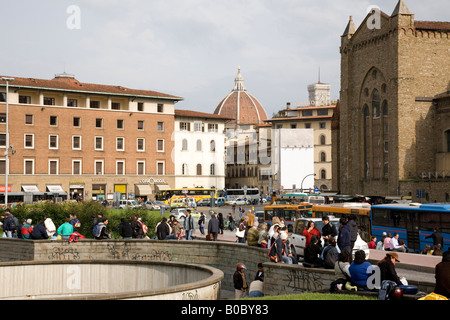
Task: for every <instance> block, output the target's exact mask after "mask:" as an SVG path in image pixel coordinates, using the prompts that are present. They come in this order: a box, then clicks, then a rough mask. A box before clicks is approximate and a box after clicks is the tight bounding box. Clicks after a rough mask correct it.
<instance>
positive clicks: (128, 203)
mask: <svg viewBox="0 0 450 320" xmlns="http://www.w3.org/2000/svg"><path fill="white" fill-rule="evenodd" d="M138 207H139V204H138V202H137V201H136V200H119V209H134V208H138Z"/></svg>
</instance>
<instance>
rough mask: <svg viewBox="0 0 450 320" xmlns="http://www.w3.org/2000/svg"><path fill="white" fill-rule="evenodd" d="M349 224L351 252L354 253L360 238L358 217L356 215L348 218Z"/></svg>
mask: <svg viewBox="0 0 450 320" xmlns="http://www.w3.org/2000/svg"><path fill="white" fill-rule="evenodd" d="M347 224H348V225H349V227H350V252H353V247H354V246H355V242H356V239H357V237H358V226H357V225H356V216H355V215H354V214H351V215H349V216H348V219H347Z"/></svg>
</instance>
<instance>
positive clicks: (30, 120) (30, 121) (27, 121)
mask: <svg viewBox="0 0 450 320" xmlns="http://www.w3.org/2000/svg"><path fill="white" fill-rule="evenodd" d="M25 124H28V125H32V124H33V115H32V114H26V115H25Z"/></svg>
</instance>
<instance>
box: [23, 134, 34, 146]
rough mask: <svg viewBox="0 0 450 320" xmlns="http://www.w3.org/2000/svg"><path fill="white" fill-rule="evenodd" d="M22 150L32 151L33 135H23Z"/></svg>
mask: <svg viewBox="0 0 450 320" xmlns="http://www.w3.org/2000/svg"><path fill="white" fill-rule="evenodd" d="M24 148H25V149H33V148H34V134H25V136H24Z"/></svg>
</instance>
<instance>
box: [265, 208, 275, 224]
mask: <svg viewBox="0 0 450 320" xmlns="http://www.w3.org/2000/svg"><path fill="white" fill-rule="evenodd" d="M272 218H273V210H264V220H266V221H270V222H272Z"/></svg>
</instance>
